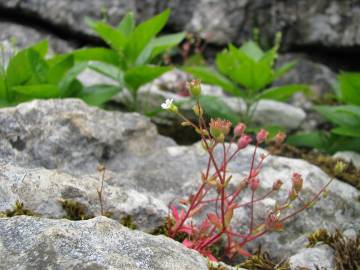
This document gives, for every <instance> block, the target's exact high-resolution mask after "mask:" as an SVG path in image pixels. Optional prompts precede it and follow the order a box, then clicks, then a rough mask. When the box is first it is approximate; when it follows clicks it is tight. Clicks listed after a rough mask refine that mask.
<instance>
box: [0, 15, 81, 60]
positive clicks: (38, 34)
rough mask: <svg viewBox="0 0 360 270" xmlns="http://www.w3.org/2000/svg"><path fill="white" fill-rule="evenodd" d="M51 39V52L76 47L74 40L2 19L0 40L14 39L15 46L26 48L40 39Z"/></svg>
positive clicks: (60, 51) (61, 51)
mask: <svg viewBox="0 0 360 270" xmlns="http://www.w3.org/2000/svg"><path fill="white" fill-rule="evenodd" d="M43 39H48V40H49V49H50V52H51V53H63V52H68V51H70V50H71V49H73V48H74V47H75V44H72V42H69V41H66V40H64V39H61V38H59V37H57V36H55V35H53V34H51V33H49V32H47V31H44V30H41V29H36V28H33V27H31V26H25V25H21V24H17V23H13V22H2V21H0V41H5V40H14V45H15V46H14V47H16V48H18V49H23V48H26V47H28V46H30V45H32V44H34V43H36V42H39V41H40V40H43Z"/></svg>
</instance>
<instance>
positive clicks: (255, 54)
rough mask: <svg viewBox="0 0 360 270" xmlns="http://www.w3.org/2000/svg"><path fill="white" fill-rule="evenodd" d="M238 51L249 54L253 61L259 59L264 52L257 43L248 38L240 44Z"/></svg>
mask: <svg viewBox="0 0 360 270" xmlns="http://www.w3.org/2000/svg"><path fill="white" fill-rule="evenodd" d="M239 51H242V52H244V53H245V54H246V55H247V56H249V57H250V58H251V59H253V60H254V61H259V60H260V59H261V58H262V57H263V56H264V52H263V51H262V50H261V48H260V47H259V45H258V44H257V43H255V42H254V41H252V40H250V41H248V42H246V43H245V44H244V45H242V46H241V47H240V49H239Z"/></svg>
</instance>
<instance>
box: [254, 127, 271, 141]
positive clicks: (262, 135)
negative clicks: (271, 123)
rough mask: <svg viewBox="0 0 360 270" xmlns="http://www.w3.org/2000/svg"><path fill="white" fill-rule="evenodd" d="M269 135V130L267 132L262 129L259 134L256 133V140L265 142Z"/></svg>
mask: <svg viewBox="0 0 360 270" xmlns="http://www.w3.org/2000/svg"><path fill="white" fill-rule="evenodd" d="M268 135H269V132H267V131H266V130H265V129H263V128H262V129H261V130H260V131H259V132H258V133H257V134H256V141H257V143H263V142H264V141H265V140H266V138H267V136H268Z"/></svg>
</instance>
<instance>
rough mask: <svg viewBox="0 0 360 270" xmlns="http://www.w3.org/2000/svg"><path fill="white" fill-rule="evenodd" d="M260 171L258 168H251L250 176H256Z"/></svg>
mask: <svg viewBox="0 0 360 270" xmlns="http://www.w3.org/2000/svg"><path fill="white" fill-rule="evenodd" d="M259 173H260V170H259V169H258V170H251V172H250V178H253V177H256V176H258V174H259Z"/></svg>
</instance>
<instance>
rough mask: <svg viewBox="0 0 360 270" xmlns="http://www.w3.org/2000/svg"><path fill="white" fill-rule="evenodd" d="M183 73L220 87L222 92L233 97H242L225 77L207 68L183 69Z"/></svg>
mask: <svg viewBox="0 0 360 270" xmlns="http://www.w3.org/2000/svg"><path fill="white" fill-rule="evenodd" d="M184 71H186V72H188V73H190V74H192V75H193V76H194V77H196V78H198V79H200V80H202V81H203V82H204V83H208V84H214V85H218V86H220V87H221V88H222V89H224V91H226V92H228V93H230V94H232V95H234V96H243V93H242V92H241V91H240V90H239V89H238V88H237V87H236V86H235V85H234V84H233V83H232V82H231V81H230V80H229V79H228V78H226V77H224V76H223V75H221V74H220V73H218V72H217V71H215V70H214V69H211V68H208V67H185V68H184Z"/></svg>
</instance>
